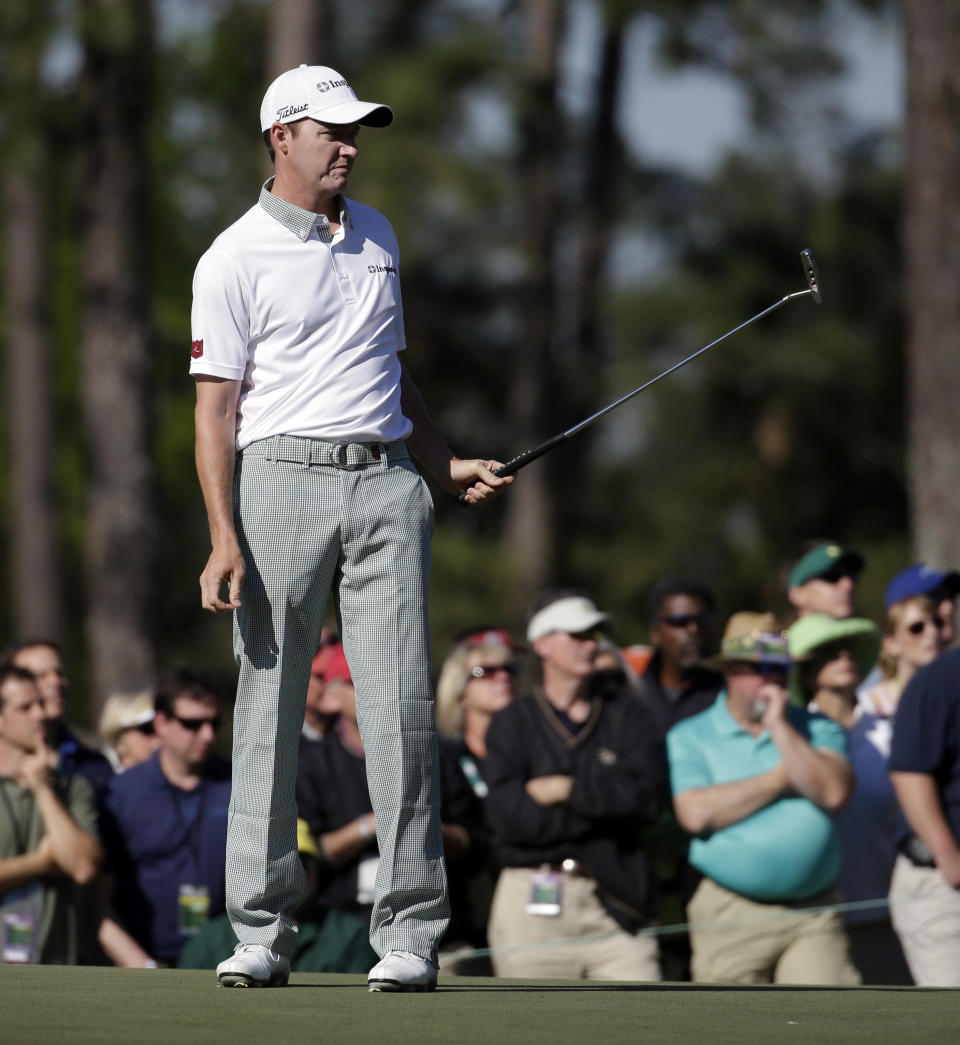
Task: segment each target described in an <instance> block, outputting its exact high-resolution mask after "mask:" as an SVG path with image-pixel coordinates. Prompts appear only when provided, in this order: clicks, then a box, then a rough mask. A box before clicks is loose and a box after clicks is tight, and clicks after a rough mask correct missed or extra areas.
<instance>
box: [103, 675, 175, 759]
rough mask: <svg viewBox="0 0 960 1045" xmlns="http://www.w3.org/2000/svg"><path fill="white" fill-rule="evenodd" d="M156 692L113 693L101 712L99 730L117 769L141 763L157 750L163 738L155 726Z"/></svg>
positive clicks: (108, 756) (107, 753)
mask: <svg viewBox="0 0 960 1045" xmlns="http://www.w3.org/2000/svg"><path fill="white" fill-rule="evenodd" d="M153 716H154V710H153V693H152V692H151V691H150V690H142V691H141V692H139V693H111V694H110V696H109V697H107V699H106V702H105V703H104V705H103V711H101V712H100V722H99V723H98V725H97V732H98V733H99V734H100V738H101V739H102V740H103V742H104V744H105V745H106V748H105V752H106V755H107V758H109V759H110V763H111V764H112V766H113V768H114V770H116V772H118V773H121V772H123V770H125V769H130V767H131V766H138V765H140V763H141V762H146V760H147V759H148V758H149V757H150V756H151V755H152V754H153V753H154V751H156V750H157V745H158V744H159V743H160V739H159V738H158V737H157V731H156V729H154V726H153Z"/></svg>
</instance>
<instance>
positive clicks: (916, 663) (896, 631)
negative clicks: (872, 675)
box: [861, 595, 944, 751]
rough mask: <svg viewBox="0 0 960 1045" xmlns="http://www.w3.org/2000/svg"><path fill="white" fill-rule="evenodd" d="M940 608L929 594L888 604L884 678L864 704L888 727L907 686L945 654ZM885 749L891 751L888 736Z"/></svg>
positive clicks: (869, 691)
mask: <svg viewBox="0 0 960 1045" xmlns="http://www.w3.org/2000/svg"><path fill="white" fill-rule="evenodd" d="M938 608H939V607H938V603H937V602H936V601H935V600H934V599H932V598H930V597H929V596H928V595H908V596H907V597H905V598H902V599H897V600H895V601H892V602H888V603H887V605H886V608H885V609H884V614H883V646H882V650H881V653H880V673H881V678H880V680H879V681H878V682H876V684H875V685H873V686H870V688H868V689H866V691H865V692H864V693H863V694H862V697H861V703H862V704H864V705H865V707H866V709H867V710H869V711H872V712H873V713H874V714H875V715H878V716H880V717H881V718H883V719H886V720H887V723H888V725H889V723H890V722H891V721H892V718H893V715H894V714H895V713H896V710H897V704H898V703H899V702H900V695H901V694H902V693H903V691H904V689H905V688H906V686H907V683H908V682H909V681H910V680H911V679H912V678H913V676H914V675H915V674H916V673H917V672H918V671H919V670H920V669H921V668H923V667H926V666H927V664H929V663H931V661H933V660H936V658H937V657H939V656H940V654H941V653H942V652H943V649H944V640H943V620H942V618H941V617H940V616H939V615H938ZM886 746H887V751H889V747H890V744H889V737H888V739H887V745H886Z"/></svg>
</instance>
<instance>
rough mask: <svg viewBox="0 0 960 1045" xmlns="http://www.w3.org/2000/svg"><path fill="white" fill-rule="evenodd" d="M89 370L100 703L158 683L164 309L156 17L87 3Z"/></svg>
mask: <svg viewBox="0 0 960 1045" xmlns="http://www.w3.org/2000/svg"><path fill="white" fill-rule="evenodd" d="M80 12H81V39H82V45H83V51H84V66H83V72H82V76H81V81H80V85H79V93H80V112H81V120H80V122H81V130H82V138H81V149H82V155H81V176H80V180H81V185H82V195H81V197H80V198H81V244H82V258H83V261H82V271H81V277H80V280H81V302H80V307H81V312H82V331H81V358H82V386H81V388H82V396H83V405H84V421H85V428H86V439H87V455H88V462H89V473H88V480H87V491H86V492H87V503H88V509H87V518H86V551H87V556H86V560H87V607H88V608H87V618H86V625H87V632H88V635H89V648H90V656H91V664H92V672H91V675H92V689H93V692H94V694H95V695H96V698H97V699H98V700H103V699H105V698H106V696H107V695H108V694H109V693H111V692H114V691H117V690H120V691H122V690H128V691H129V690H135V689H138V688H142V687H143V686H144V684H149V683H150V682H152V680H153V678H154V677H155V674H156V616H155V601H156V588H157V584H158V578H157V575H156V568H155V567H156V561H157V552H158V548H157V545H158V540H159V528H158V520H157V514H156V503H155V490H154V485H155V477H154V464H153V443H152V439H153V417H154V403H155V397H156V394H157V390H156V387H155V383H154V365H153V348H154V340H153V327H152V323H151V308H150V272H149V268H148V262H147V259H148V257H149V252H150V236H151V222H150V213H149V202H150V188H149V186H150V179H149V169H150V136H149V130H150V126H151V113H152V109H151V99H152V91H151V83H152V68H153V60H152V55H153V14H152V9H151V4H150V3H148V2H146V0H83V2H82V3H81V6H80Z"/></svg>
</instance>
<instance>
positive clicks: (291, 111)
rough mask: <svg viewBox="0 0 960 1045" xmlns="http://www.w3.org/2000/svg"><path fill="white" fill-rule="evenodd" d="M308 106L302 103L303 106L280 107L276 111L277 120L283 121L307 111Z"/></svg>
mask: <svg viewBox="0 0 960 1045" xmlns="http://www.w3.org/2000/svg"><path fill="white" fill-rule="evenodd" d="M309 108H310V106H309V105H308V104H307V103H306V102H304V103H303V105H281V106H280V108H279V109H277V119H278V120H285V119H286V118H287V117H288V116H296V114H297V113H298V112H303V111H304V110H305V109H309Z"/></svg>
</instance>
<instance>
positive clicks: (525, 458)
mask: <svg viewBox="0 0 960 1045" xmlns="http://www.w3.org/2000/svg"><path fill="white" fill-rule="evenodd" d="M800 261H801V263H802V264H803V271H804V275H805V276H806V277H807V289H806V290H797V291H795V292H794V293H793V294H785V295H784V296H783V297H782V298H780V300H779V301H775V302H774V303H773V304H772V305H770V306H769V308H765V309H764V310H763V311H762V312H758V313H757V314H756V315H755V316H752V317H751V318H750V319H748V320H746V322H744V323H741V324H740V326H738V327H734V328H733V329H732V330H728V331H727V332H726V333H725V334H722V335H721V336H720V337H718V338H717V339H716V341H711V342H710V344H709V345H704V346H703V348H700V349H698V350H697V351H696V352H694V353H693V354H692V355H689V356H687V358H686V359H681V360H680V362H679V363H674V364H673V366H672V367H669V368H668V369H667V370H664V371H663V372H662V373H660V374H657V376H656V377H651V378H650V380H649V381H646V382H644V383H643V384H642V385H641V386H640V387H639V388H635V389H634V390H633V391H632V392H627V394H626V395H624V396H621V397H620V398H619V399H616V400H614V401H613V402H612V403H609V404H608V405H607V406H605V407H604V408H603V409H602V410H598V411H597V412H596V413H595V414H591V415H590V416H589V417H587V418H584V420H583V421H581V422H580V423H579V424H575V425H574V426H573V427H572V428H568V429H566V431H563V432H558V433H557V434H556V435H555V436H553V438H551V439H548V440H547V441H546V442H544V443H541V444H540V445H539V446H535V447H534V448H533V449H532V450H524V451H523V453H520V454H517V456H516V457H514V458H513V459H512V460H510V461H507V463H506V464H502V465H500V467H499V468H498V469H497V470H496V471H495V472H494V473H493V474H494V475H513V474H514V473H515V472H519V471H520V469H521V468H523V467H525V466H526V465H528V464H530V463H531V462H532V461H535V460H536V459H537V458H538V457H543V455H544V454H545V453H547V452H548V451H550V450H552V449H553V448H554V447H555V446H559V445H560V444H561V443H563V442H566V441H567V440H568V439H569V438H570V437H571V436H574V435H576V434H577V432H580V431H582V430H583V429H584V428H586V427H588V426H589V425H592V424H593V423H594V421H599V420H600V418H601V417H603V416H604V414H609V413H610V411H611V410H616V408H617V407H618V406H623V404H624V403H626V402H627V401H628V400H629V399H633V397H634V396H635V395H639V394H640V393H641V392H642V391H644V389H647V388H649V387H650V386H651V385H655V384H656V383H657V382H658V381H660V380H661V379H662V378H665V377H666V376H667V375H668V374H672V373H673V372H674V371H675V370H679V369H680V367H682V366H686V365H687V363H690V362H692V361H693V360H694V359H696V358H697V356H702V355H703V353H704V352H706V351H707V350H708V349H710V348H713V346H714V345H719V344H720V342H721V341H726V339H727V338H728V337H730V336H732V335H733V334H736V333H737V332H738V331H740V330H743V328H744V327H748V326H750V324H751V323H756V321H757V320H758V319H763V317H764V316H766V315H769V313H771V312H773V311H775V310H776V309H778V308H779V307H780V306H781V305H785V304H786V303H787V302H788V301H793V300H794V298H805V297H807V296H808V295H809V296H810V297H812V298H813V300H814V301H815V302H816V304H818V305H819V304H820V303H821V302H822V300H823V298H822V296H821V294H820V270H819V269H818V268H817V263H816V261H815V260H814V257H813V251H811V250H810V248H809V247H807V248H806V249H804V250H801V251H800ZM459 500H460V502H461V504H462V503H464V495H463V494H462V493H461V494H460V498H459Z"/></svg>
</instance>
